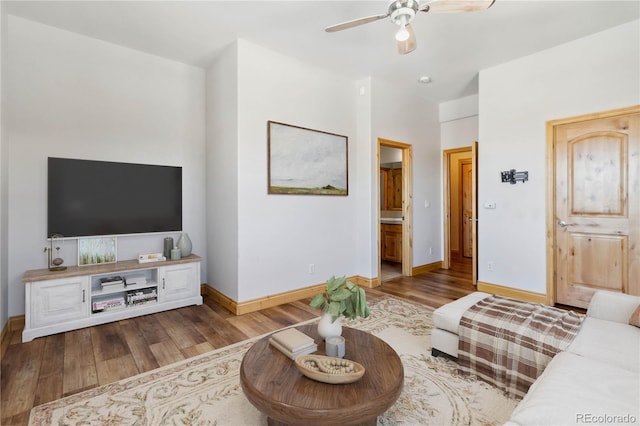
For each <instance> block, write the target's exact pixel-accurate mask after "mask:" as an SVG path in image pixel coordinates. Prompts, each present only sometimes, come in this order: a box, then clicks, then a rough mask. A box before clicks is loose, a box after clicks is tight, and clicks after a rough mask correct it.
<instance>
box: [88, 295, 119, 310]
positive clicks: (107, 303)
mask: <svg viewBox="0 0 640 426" xmlns="http://www.w3.org/2000/svg"><path fill="white" fill-rule="evenodd" d="M126 306H127V305H126V304H125V301H124V297H114V298H111V299H104V300H98V301H95V302H93V313H98V312H107V311H113V310H118V309H122V308H125V307H126Z"/></svg>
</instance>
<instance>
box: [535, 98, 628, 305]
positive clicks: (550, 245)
mask: <svg viewBox="0 0 640 426" xmlns="http://www.w3.org/2000/svg"><path fill="white" fill-rule="evenodd" d="M637 113H640V105H635V106H632V107H626V108H618V109H613V110H609V111H602V112H596V113H591V114H584V115H576V116H572V117H567V118H560V119H557V120H550V121H547V129H546V134H547V136H546V137H547V147H546V156H547V158H546V160H547V173H546V175H547V182H546V187H547V188H546V195H547V200H546V204H547V214H546V215H547V253H546V259H547V262H546V263H547V304H548V305H551V306H553V305H555V303H556V270H557V259H556V251H557V243H556V237H557V228H558V227H557V226H556V150H555V128H556V127H557V126H561V125H563V124H569V123H574V122H580V121H587V120H597V119H601V118H609V117H615V116H617V115H625V114H637Z"/></svg>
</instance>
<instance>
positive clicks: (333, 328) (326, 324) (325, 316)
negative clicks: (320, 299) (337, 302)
mask: <svg viewBox="0 0 640 426" xmlns="http://www.w3.org/2000/svg"><path fill="white" fill-rule="evenodd" d="M318 334H319V335H320V337H322V338H323V339H324V338H327V337H329V336H340V335H342V323H341V321H340V317H338V318H336V320H335V321H333V317H332V316H331V314H329V313H327V312H323V313H322V316H321V317H320V321H319V322H318Z"/></svg>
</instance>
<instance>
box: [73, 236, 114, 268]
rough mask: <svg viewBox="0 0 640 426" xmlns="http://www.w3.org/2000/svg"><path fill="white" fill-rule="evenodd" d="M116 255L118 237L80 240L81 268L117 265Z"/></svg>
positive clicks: (79, 255) (79, 257)
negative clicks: (102, 264) (105, 264)
mask: <svg viewBox="0 0 640 426" xmlns="http://www.w3.org/2000/svg"><path fill="white" fill-rule="evenodd" d="M116 253H117V251H116V237H103V238H79V239H78V265H79V266H86V265H97V264H101V263H115V261H116V260H117V259H116V257H117V256H116Z"/></svg>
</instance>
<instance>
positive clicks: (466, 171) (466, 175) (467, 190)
mask: <svg viewBox="0 0 640 426" xmlns="http://www.w3.org/2000/svg"><path fill="white" fill-rule="evenodd" d="M460 172H461V179H460V181H461V183H462V185H461V186H462V188H461V189H462V203H461V210H462V212H463V220H462V256H464V257H473V236H472V229H473V220H472V219H473V217H474V216H473V208H472V204H471V192H472V184H473V167H472V164H471V160H466V161H463V162H462V163H461V164H460Z"/></svg>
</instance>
